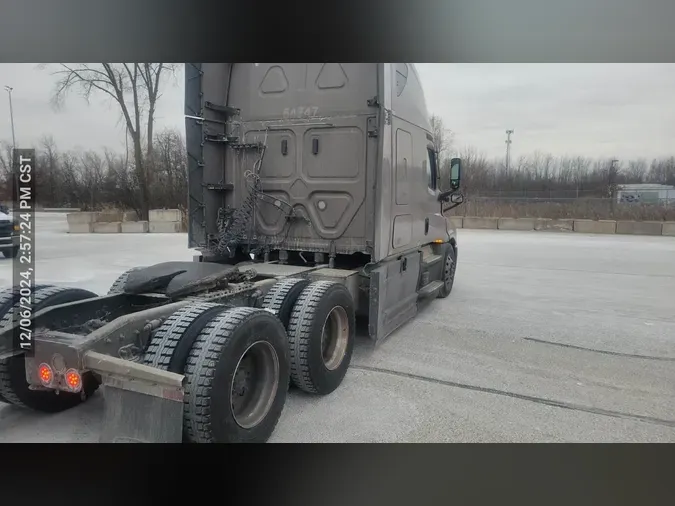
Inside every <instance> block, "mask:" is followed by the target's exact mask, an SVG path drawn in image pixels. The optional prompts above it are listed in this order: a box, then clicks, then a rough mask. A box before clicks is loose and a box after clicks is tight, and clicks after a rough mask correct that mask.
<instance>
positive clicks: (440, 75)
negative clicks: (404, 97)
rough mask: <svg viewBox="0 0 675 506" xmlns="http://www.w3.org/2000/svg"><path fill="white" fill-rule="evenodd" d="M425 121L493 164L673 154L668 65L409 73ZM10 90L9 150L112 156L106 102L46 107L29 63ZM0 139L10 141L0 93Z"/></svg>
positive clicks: (49, 79) (172, 118) (166, 109)
mask: <svg viewBox="0 0 675 506" xmlns="http://www.w3.org/2000/svg"><path fill="white" fill-rule="evenodd" d="M417 68H418V71H419V73H420V77H421V79H422V83H423V85H424V87H425V90H426V99H427V105H428V107H429V109H430V112H431V113H435V114H437V115H440V116H441V117H442V118H443V120H444V122H445V124H446V127H447V128H449V129H451V130H452V131H453V132H454V133H455V146H456V147H457V148H461V147H463V146H474V147H476V148H478V149H479V150H481V151H483V152H484V153H485V154H487V155H488V156H491V157H492V156H503V153H504V150H505V144H504V140H505V130H506V129H507V128H508V129H513V130H515V133H514V135H513V153H514V156H519V155H521V154H527V153H531V152H533V151H537V150H538V151H542V152H550V153H553V154H555V155H562V154H574V155H586V156H602V157H607V156H616V157H618V158H620V159H627V158H634V157H640V156H642V157H646V158H652V157H658V156H670V155H675V142H674V141H675V64H449V63H423V64H417ZM4 85H9V86H12V87H13V88H14V91H13V94H12V96H13V102H14V122H15V129H16V137H17V144H18V145H19V146H26V145H31V144H33V143H35V142H37V140H38V139H39V138H40V137H41V136H42V135H45V134H47V135H52V136H53V137H54V139H55V140H56V142H57V144H58V146H59V148H60V149H75V148H84V149H101V148H103V147H108V148H112V149H122V148H123V146H124V128H123V125H122V123H121V122H120V118H119V114H118V112H117V110H116V109H115V107H114V106H113V105H111V104H110V102H109V100H106V99H105V98H103V97H100V96H96V97H94V98H93V99H92V101H91V103H90V104H87V103H86V102H85V101H84V100H83V99H81V98H79V97H78V96H76V95H72V96H71V97H70V98H69V99H68V101H67V103H66V106H65V108H63V109H62V110H60V111H55V110H54V109H53V108H52V107H51V105H50V96H51V92H52V91H53V86H54V77H53V76H51V75H50V72H49V70H39V69H37V64H8V63H5V64H0V86H4ZM0 92H2V95H0V140H11V128H10V120H9V105H8V100H7V94H6V93H5V92H4V91H2V88H0ZM157 122H158V129H161V128H162V127H176V128H179V129H181V131H182V130H183V76H182V66H181V70H180V72H179V74H178V75H177V76H176V78H175V79H172V80H171V82H170V83H167V86H165V92H164V96H163V97H162V99H161V102H160V104H159V107H158V113H157Z"/></svg>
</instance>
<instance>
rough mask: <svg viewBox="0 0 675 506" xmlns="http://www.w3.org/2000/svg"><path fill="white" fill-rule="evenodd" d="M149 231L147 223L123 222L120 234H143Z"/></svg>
mask: <svg viewBox="0 0 675 506" xmlns="http://www.w3.org/2000/svg"><path fill="white" fill-rule="evenodd" d="M148 230H150V227H149V224H148V222H147V221H123V222H122V233H123V234H145V233H147V232H148Z"/></svg>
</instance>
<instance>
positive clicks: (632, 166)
mask: <svg viewBox="0 0 675 506" xmlns="http://www.w3.org/2000/svg"><path fill="white" fill-rule="evenodd" d="M646 175H647V160H645V159H644V158H638V159H637V160H629V161H628V167H627V169H626V177H627V178H628V179H629V181H630V182H631V183H642V182H643V181H644V179H645V176H646Z"/></svg>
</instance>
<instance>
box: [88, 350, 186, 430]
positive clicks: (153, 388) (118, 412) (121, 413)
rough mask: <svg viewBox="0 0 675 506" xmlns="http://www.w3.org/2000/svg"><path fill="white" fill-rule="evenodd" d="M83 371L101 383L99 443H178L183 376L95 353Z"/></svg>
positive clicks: (181, 425) (91, 355) (89, 356)
mask: <svg viewBox="0 0 675 506" xmlns="http://www.w3.org/2000/svg"><path fill="white" fill-rule="evenodd" d="M84 362H85V367H86V368H87V369H89V370H91V371H93V372H95V373H97V374H99V375H101V378H102V380H103V387H104V388H103V395H104V399H105V408H104V411H105V412H104V415H103V428H102V430H101V437H100V439H99V441H100V442H101V443H180V442H182V440H183V396H184V389H183V380H184V378H185V377H184V376H183V375H181V374H175V373H171V372H167V371H163V370H161V369H156V368H154V367H150V366H147V365H143V364H139V363H136V362H130V361H128V360H122V359H119V358H116V357H111V356H109V355H103V354H101V353H96V352H92V351H90V352H87V353H86V354H85V357H84Z"/></svg>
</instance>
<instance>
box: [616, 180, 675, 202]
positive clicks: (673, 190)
mask: <svg viewBox="0 0 675 506" xmlns="http://www.w3.org/2000/svg"><path fill="white" fill-rule="evenodd" d="M616 199H617V201H618V202H621V203H631V202H636V203H642V204H675V186H672V185H667V184H654V183H643V184H623V185H620V186H619V188H618V190H617V193H616Z"/></svg>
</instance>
